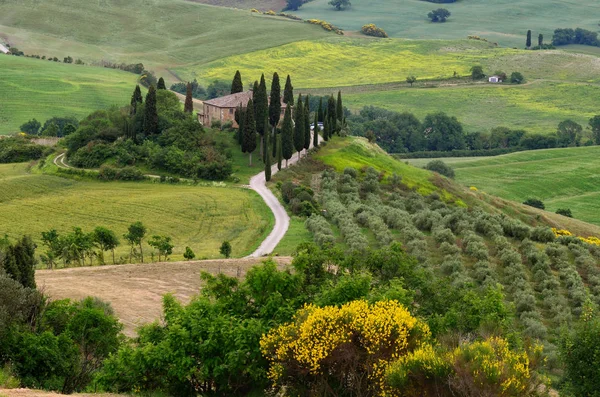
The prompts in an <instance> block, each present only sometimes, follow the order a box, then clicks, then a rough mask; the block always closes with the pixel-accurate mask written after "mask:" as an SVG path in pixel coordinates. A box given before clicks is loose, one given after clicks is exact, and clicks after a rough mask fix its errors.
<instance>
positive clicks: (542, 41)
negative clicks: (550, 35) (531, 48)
mask: <svg viewBox="0 0 600 397" xmlns="http://www.w3.org/2000/svg"><path fill="white" fill-rule="evenodd" d="M543 45H544V35H543V34H541V33H540V34H539V36H538V46H540V48H541V47H542V46H543Z"/></svg>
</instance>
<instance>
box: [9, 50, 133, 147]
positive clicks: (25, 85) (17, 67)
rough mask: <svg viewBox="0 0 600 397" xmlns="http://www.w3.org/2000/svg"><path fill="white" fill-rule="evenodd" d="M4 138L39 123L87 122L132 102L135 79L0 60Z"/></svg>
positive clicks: (116, 73) (105, 72)
mask: <svg viewBox="0 0 600 397" xmlns="http://www.w3.org/2000/svg"><path fill="white" fill-rule="evenodd" d="M0 70H1V71H2V84H0V103H1V104H2V105H1V106H0V135H1V134H9V133H15V132H18V129H19V126H20V125H21V124H23V123H24V122H26V121H28V120H30V119H32V118H36V119H37V120H38V121H40V122H41V123H43V122H44V121H45V120H46V119H48V118H51V117H55V116H57V117H63V116H65V117H66V116H74V117H77V118H80V117H83V116H85V115H87V114H89V113H91V112H92V111H94V110H97V109H103V108H107V107H109V106H112V105H118V106H123V105H124V104H126V103H128V102H129V98H130V97H131V93H132V92H133V88H134V87H135V84H136V81H137V77H138V76H136V75H135V74H133V73H128V72H123V71H120V70H113V69H106V68H101V67H91V66H81V65H72V64H63V63H57V62H49V61H43V60H39V59H31V58H24V57H13V56H0Z"/></svg>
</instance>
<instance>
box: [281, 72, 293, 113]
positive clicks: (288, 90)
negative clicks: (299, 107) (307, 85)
mask: <svg viewBox="0 0 600 397" xmlns="http://www.w3.org/2000/svg"><path fill="white" fill-rule="evenodd" d="M283 103H286V104H287V105H288V106H294V87H292V79H291V78H290V75H289V74H288V76H287V79H286V80H285V88H284V89H283Z"/></svg>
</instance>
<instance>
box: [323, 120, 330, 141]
mask: <svg viewBox="0 0 600 397" xmlns="http://www.w3.org/2000/svg"><path fill="white" fill-rule="evenodd" d="M323 139H324V140H325V142H327V141H328V140H329V117H327V116H326V117H325V121H324V122H323Z"/></svg>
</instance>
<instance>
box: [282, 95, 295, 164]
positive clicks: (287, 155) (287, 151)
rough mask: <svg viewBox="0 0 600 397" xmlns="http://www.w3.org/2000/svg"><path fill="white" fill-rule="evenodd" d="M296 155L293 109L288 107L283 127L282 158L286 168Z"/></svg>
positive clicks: (284, 115)
mask: <svg viewBox="0 0 600 397" xmlns="http://www.w3.org/2000/svg"><path fill="white" fill-rule="evenodd" d="M293 154H294V131H293V123H292V107H291V106H287V107H286V108H285V113H284V114H283V125H282V126H281V156H282V157H283V158H284V159H285V166H286V168H287V166H288V160H289V159H291V158H292V155H293Z"/></svg>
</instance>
